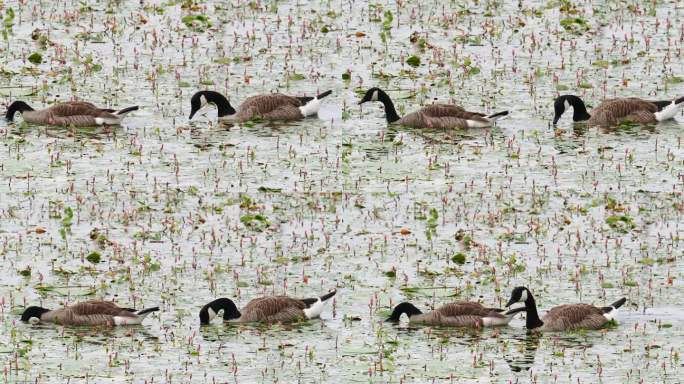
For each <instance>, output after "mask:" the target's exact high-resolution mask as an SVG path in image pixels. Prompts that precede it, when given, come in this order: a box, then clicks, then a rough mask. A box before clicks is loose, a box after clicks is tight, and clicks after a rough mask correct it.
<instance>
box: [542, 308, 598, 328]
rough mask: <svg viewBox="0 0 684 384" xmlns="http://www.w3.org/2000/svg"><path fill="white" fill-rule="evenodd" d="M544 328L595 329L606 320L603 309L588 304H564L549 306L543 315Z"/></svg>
mask: <svg viewBox="0 0 684 384" xmlns="http://www.w3.org/2000/svg"><path fill="white" fill-rule="evenodd" d="M543 321H544V329H546V330H550V331H566V330H576V329H597V328H600V327H601V326H603V324H605V323H606V322H607V321H608V320H607V319H606V318H605V316H603V310H602V309H601V308H597V307H595V306H593V305H589V304H564V305H559V306H557V307H553V308H551V310H550V311H549V312H548V313H547V314H546V315H545V316H544V319H543Z"/></svg>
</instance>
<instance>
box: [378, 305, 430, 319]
mask: <svg viewBox="0 0 684 384" xmlns="http://www.w3.org/2000/svg"><path fill="white" fill-rule="evenodd" d="M404 313H405V314H406V315H407V316H408V317H409V318H410V317H411V316H415V315H420V314H422V313H423V312H421V311H420V309H418V308H416V306H415V305H413V304H411V303H401V304H399V305H397V306H396V307H394V310H393V311H392V315H391V316H390V317H388V318H387V320H385V321H388V322H397V321H399V319H400V318H401V315H403V314H404Z"/></svg>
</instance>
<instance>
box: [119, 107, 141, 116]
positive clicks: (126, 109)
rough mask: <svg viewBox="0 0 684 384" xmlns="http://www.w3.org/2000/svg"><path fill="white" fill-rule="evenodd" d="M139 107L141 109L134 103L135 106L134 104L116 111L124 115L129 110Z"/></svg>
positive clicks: (135, 109)
mask: <svg viewBox="0 0 684 384" xmlns="http://www.w3.org/2000/svg"><path fill="white" fill-rule="evenodd" d="M138 109H139V108H138V106H137V105H134V106H132V107H128V108H124V109H120V110H119V111H118V112H116V114H117V115H124V114H126V113H128V112H133V111H137V110H138Z"/></svg>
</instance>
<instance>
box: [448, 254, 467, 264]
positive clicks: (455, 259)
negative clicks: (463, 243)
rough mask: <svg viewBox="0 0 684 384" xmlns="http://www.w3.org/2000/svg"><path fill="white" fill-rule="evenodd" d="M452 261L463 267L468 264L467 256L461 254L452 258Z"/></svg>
mask: <svg viewBox="0 0 684 384" xmlns="http://www.w3.org/2000/svg"><path fill="white" fill-rule="evenodd" d="M451 261H453V262H454V263H456V264H460V265H463V264H465V262H466V255H465V254H463V253H461V252H459V253H457V254H455V255H454V256H452V257H451Z"/></svg>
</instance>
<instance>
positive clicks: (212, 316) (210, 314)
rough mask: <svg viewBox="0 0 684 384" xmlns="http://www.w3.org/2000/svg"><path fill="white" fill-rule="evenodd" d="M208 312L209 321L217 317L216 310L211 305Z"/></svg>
mask: <svg viewBox="0 0 684 384" xmlns="http://www.w3.org/2000/svg"><path fill="white" fill-rule="evenodd" d="M207 312H208V313H209V321H212V320H214V318H215V317H216V312H215V311H214V310H213V309H211V307H210V308H209V309H208V310H207Z"/></svg>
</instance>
